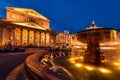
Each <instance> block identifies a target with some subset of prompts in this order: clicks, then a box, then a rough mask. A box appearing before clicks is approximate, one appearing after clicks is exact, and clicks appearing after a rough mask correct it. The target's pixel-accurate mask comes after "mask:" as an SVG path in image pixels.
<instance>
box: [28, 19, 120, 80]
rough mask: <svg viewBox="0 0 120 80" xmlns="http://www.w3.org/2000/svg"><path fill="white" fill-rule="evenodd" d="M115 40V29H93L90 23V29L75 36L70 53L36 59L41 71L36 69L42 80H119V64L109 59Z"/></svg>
mask: <svg viewBox="0 0 120 80" xmlns="http://www.w3.org/2000/svg"><path fill="white" fill-rule="evenodd" d="M117 40H118V31H117V30H115V29H111V28H100V27H96V25H95V23H94V21H93V22H92V26H91V27H90V28H87V29H85V30H83V31H80V32H78V33H77V34H76V37H75V38H74V39H73V47H72V51H71V54H70V53H66V51H63V52H62V51H59V52H49V53H48V54H45V55H43V56H42V57H40V59H39V61H40V62H38V63H40V65H38V66H42V67H43V68H41V67H40V68H39V67H37V68H36V69H40V70H41V71H40V72H42V76H43V78H48V79H49V80H119V79H120V76H119V75H120V61H117V62H116V61H113V59H111V58H116V56H117V54H116V56H113V55H115V54H114V53H115V50H116V49H117V50H118V49H119V46H117V47H115V46H114V45H113V44H117V43H116V42H117ZM118 43H119V44H120V41H119V40H118ZM106 44H108V45H106ZM106 46H107V49H106ZM109 48H110V50H109ZM117 52H119V51H117ZM106 53H107V54H106ZM110 53H111V54H112V56H111V54H110ZM109 55H110V56H109ZM105 58H106V59H105ZM119 58H120V57H119ZM35 59H36V58H35ZM107 60H108V61H107ZM116 60H117V59H116ZM27 61H30V60H27ZM35 61H36V60H35ZM30 63H31V62H30ZM28 66H29V65H28ZM30 67H31V66H30ZM33 69H34V68H33ZM35 72H37V70H36V71H35ZM44 76H45V77H44Z"/></svg>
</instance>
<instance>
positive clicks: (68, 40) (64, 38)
mask: <svg viewBox="0 0 120 80" xmlns="http://www.w3.org/2000/svg"><path fill="white" fill-rule="evenodd" d="M73 37H74V34H70V33H69V32H68V31H64V32H61V33H59V34H58V35H57V36H56V44H57V45H59V46H63V45H67V44H68V45H72V41H73V40H72V39H73Z"/></svg>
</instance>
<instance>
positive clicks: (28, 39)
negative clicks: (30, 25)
mask: <svg viewBox="0 0 120 80" xmlns="http://www.w3.org/2000/svg"><path fill="white" fill-rule="evenodd" d="M29 45H30V30H28V35H27V46H29Z"/></svg>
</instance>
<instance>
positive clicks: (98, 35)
mask: <svg viewBox="0 0 120 80" xmlns="http://www.w3.org/2000/svg"><path fill="white" fill-rule="evenodd" d="M76 36H77V39H78V40H79V41H80V42H83V43H86V44H87V49H86V51H85V54H84V58H83V59H84V60H83V62H84V63H90V64H96V65H99V64H101V61H102V59H104V56H102V53H101V52H100V43H102V42H107V41H110V40H115V39H117V31H116V30H114V29H111V28H100V27H96V25H95V23H94V21H93V22H92V26H91V27H90V28H87V29H86V30H83V31H80V32H78V33H77V35H76Z"/></svg>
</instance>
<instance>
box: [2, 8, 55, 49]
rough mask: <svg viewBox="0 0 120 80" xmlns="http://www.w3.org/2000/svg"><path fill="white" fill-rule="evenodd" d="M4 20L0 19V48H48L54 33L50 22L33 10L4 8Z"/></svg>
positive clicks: (53, 39) (52, 42) (52, 41)
mask: <svg viewBox="0 0 120 80" xmlns="http://www.w3.org/2000/svg"><path fill="white" fill-rule="evenodd" d="M6 9H7V10H6V11H7V12H6V19H2V18H1V19H0V35H1V37H0V46H4V45H6V44H8V43H11V44H12V45H13V46H43V47H46V46H50V45H51V44H54V42H55V36H56V33H55V31H54V30H51V29H50V26H49V24H50V20H49V19H47V18H46V17H44V16H42V15H41V14H39V13H37V12H36V11H34V10H33V9H26V8H14V7H6Z"/></svg>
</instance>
